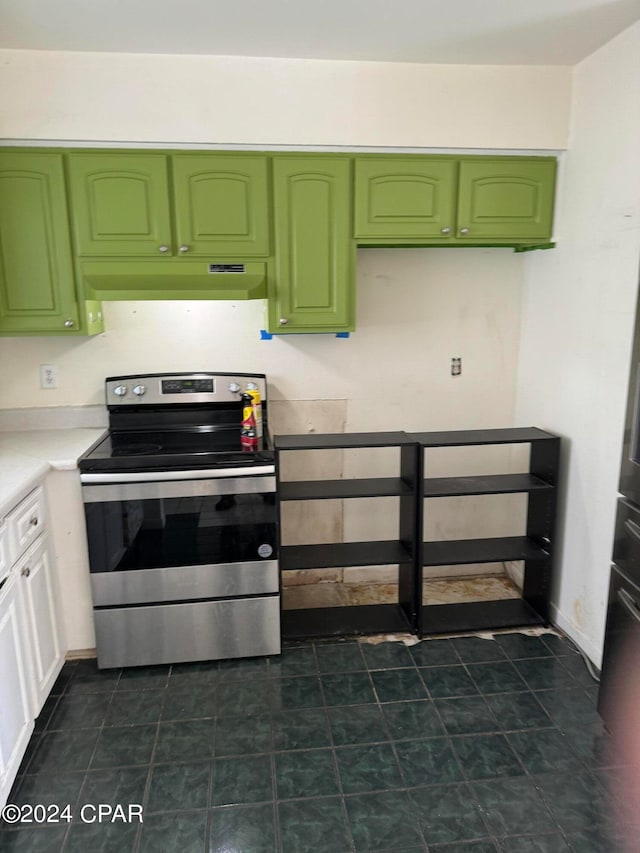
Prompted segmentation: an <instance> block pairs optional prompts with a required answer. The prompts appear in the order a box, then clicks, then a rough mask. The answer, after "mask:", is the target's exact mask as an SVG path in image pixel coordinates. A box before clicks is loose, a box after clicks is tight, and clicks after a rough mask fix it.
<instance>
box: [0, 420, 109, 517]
mask: <svg viewBox="0 0 640 853" xmlns="http://www.w3.org/2000/svg"><path fill="white" fill-rule="evenodd" d="M104 434H105V430H104V429H90V428H82V429H47V430H40V429H32V430H21V431H19V432H18V431H7V432H0V518H1V517H2V516H3V515H4V514H5V513H6V512H7V511H8V510H10V509H11V508H12V507H13V506H15V504H16V503H18V501H20V500H22V498H23V497H25V496H26V495H27V494H28V493H29V492H30V491H31V489H33V488H34V487H35V486H37V485H38V483H40V482H42V480H43V478H44V477H45V475H46V474H47V471H50V470H51V469H55V470H58V471H67V470H73V469H74V468H77V467H78V459H79V457H80V456H82V454H83V453H85V451H87V450H88V449H89V448H90V447H91V446H92V445H93V444H94V443H95V442H96V441H98V439H99V438H100V437H101V436H102V435H104Z"/></svg>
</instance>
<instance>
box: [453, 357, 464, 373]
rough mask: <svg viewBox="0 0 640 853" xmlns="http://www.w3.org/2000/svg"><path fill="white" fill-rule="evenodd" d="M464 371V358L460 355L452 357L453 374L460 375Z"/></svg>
mask: <svg viewBox="0 0 640 853" xmlns="http://www.w3.org/2000/svg"><path fill="white" fill-rule="evenodd" d="M461 373H462V359H461V358H459V357H454V358H452V359H451V375H452V376H460V374H461Z"/></svg>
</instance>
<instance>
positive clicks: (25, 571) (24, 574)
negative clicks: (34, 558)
mask: <svg viewBox="0 0 640 853" xmlns="http://www.w3.org/2000/svg"><path fill="white" fill-rule="evenodd" d="M20 574H21V575H22V577H23V578H28V577H29V575H30V574H31V569H30V568H29V566H25V567H24V569H23V570H22V571H21V572H20Z"/></svg>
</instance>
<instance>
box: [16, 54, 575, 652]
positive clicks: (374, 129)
mask: <svg viewBox="0 0 640 853" xmlns="http://www.w3.org/2000/svg"><path fill="white" fill-rule="evenodd" d="M570 85H571V72H570V69H568V68H566V67H551V68H544V67H513V66H510V67H505V68H500V67H478V66H473V67H464V66H421V65H416V64H407V65H403V64H394V63H360V62H358V63H355V62H320V61H304V60H272V59H268V60H263V59H238V58H231V57H227V58H216V57H188V56H180V57H178V56H142V55H120V54H82V53H48V52H34V51H0V138H3V139H5V140H9V141H11V140H15V141H18V142H21V141H27V142H33V143H38V142H41V143H46V142H47V141H51V142H54V143H55V142H57V143H59V144H61V143H65V142H67V141H69V142H71V143H82V142H87V143H90V144H94V145H95V144H100V143H103V142H104V143H107V144H120V145H127V144H162V143H165V144H171V145H190V144H200V145H204V146H221V147H224V146H225V145H240V146H249V147H251V146H253V147H260V146H266V147H269V146H275V147H277V146H290V147H296V146H307V145H308V146H313V147H323V146H325V147H339V146H346V147H350V148H354V147H355V148H363V147H364V148H367V147H368V148H377V149H380V148H386V147H391V148H411V149H419V150H437V149H448V150H450V149H465V150H468V149H473V150H477V149H487V150H492V151H493V150H497V151H500V150H509V151H518V150H521V151H536V150H538V151H543V150H546V151H548V150H558V149H562V148H565V147H566V145H567V139H568V123H569V108H570ZM528 263H529V258H528V256H523V255H516V254H514V253H512V252H511V251H510V250H508V249H493V248H492V249H465V250H464V251H460V252H455V251H446V250H439V249H410V250H400V249H394V250H382V249H380V250H361V251H360V252H359V254H358V312H357V331H356V333H355V334H353V335H352V336H351V338H350V339H349V340H341V339H336V338H335V337H333V336H327V335H322V336H295V337H286V338H281V339H274V340H272V341H270V342H265V341H261V340H260V339H259V329H260V328H261V327H262V326H263V325H264V320H263V305H262V304H261V303H259V302H258V303H242V302H238V303H233V302H228V303H226V302H223V303H206V302H205V303H120V304H118V303H110V304H105V318H106V328H107V331H106V332H105V333H104V334H103V335H99V336H97V337H96V338H91V339H73V340H69V339H59V338H35V339H33V338H22V339H20V338H15V339H6V338H5V339H0V364H2V366H3V367H8V366H10V369H9V370H4V371H3V374H2V377H1V378H0V408H20V407H38V406H61V405H80V406H82V405H89V404H99V403H101V402H102V399H103V396H102V395H103V381H104V377H105V376H106V375H110V374H117V373H119V372H127V373H128V372H134V371H138V370H139V371H145V370H153V371H162V370H167V371H171V370H190V369H200V368H202V369H205V370H209V369H210V370H238V371H252V370H259V371H263V372H265V373H267V375H268V377H269V380H270V393H271V395H272V398H273V399H280V400H283V401H293V405H294V406H295V405H296V401H300V400H307V401H313V400H323V401H332V400H333V401H335V405H332V404H331V403H329V404H324V405H323V406H320V407H317V406H314V405H312V406H310V407H305V409H304V412H305V414H304V417H302V418H301V420H303V421H304V423H305V428H307V429H311V428H315V429H317V430H318V431H321V430H322V429H323V424H324V422H325V421H326V420H327V418H328V417H329V415H331V418H333V419H335V418H336V417H337V415H338V414H339V416H340V422H341V423H343V424H344V428H345V429H346V430H348V431H358V430H378V429H379V430H393V429H406V430H421V431H422V430H430V429H447V428H454V429H464V428H474V427H492V426H495V427H504V426H510V425H512V424H513V423H514V405H515V387H516V370H517V359H518V332H519V318H520V297H521V287H522V281H523V273H524V269H525V267H526V265H527V264H528ZM453 356H459V357H462V375H461V376H460V377H457V378H452V377H451V375H450V359H451V357H453ZM41 363H53V364H56V365H57V366H58V369H59V376H58V381H59V387H58V389H56V390H49V391H42V390H41V389H40V388H39V385H38V377H39V371H38V366H39V364H41ZM381 400H382V406H381V405H380V401H381ZM283 405H284V404H283ZM314 413H316V414H314ZM290 414H291V413H290ZM331 418H329V419H330V420H331ZM323 419H324V420H323ZM294 421H295V418H293V419H288V423H293V422H294ZM538 423H539V416H538V413H537V412H536V411H533V412H532V413H531V417H529V416H528V415H527V417H526V418H525V420H524V424H538ZM454 464H457V463H455V461H454ZM469 464H470V468H469V472H476V471H477V470H478V467H477V465H476V464H475V463H469ZM492 464H493V460H491V465H490V466H489V470H490V471H491V470H494V469H493V468H492V467H491V466H492ZM439 470H441V472H442V475H443V476H444V475H445V474H446V473H447V471H448V470H451V469H448V468H447V465H446V464H445V463H444V462H443V464H442V467H441V469H439ZM451 473H459V472H458V470H455V471H454V470H451ZM381 513H382V515H381ZM384 513H385V509H384V508H382V509H379V511H378V513H377V514H376V513H367V511H366V510H365V511H364V514H363V513H362V512H360V511H356V510H355V509H354V508H353V507H349V508H348V509H347V510H346V513H345V518H344V532H345V536H346V538H347V539H349V538H358V537H360V536H362V537H366V536H367V535H371V536H373V537H375V534H376V531H379V530H381V529H382V526H383V525H384V523H386V518H385V516H384ZM447 513H448V515H449V516H452V517H454V518H455V519H456V520H457V519H458V518H459V517H460V512H459V507H457V506H456V507H454V508H453V512H451V511H448V510H447V507H446V506H444V505H443V506H442V507H441V508H440V511H439V514H438V515H436V514H435V513H434V514H433V523H434V525H435V526H436V528H438V530H439V531H440V537H439V538H442V536H444V535H445V534H447V532H448V531H449V530H450V527H451V524H450V519H448V515H447ZM471 516H472V521H473V522H474V523H480V524H482V523H483V519H484V521H485V522H486V524H485V529H489V526H490V525H494V526H495V525H497V526H500V524H502V523H504V522H503V516H504V513H503V512H502V511H497V510H496V508H495V507H489V508H483V507H481V506H478V507H476V506H473V507H471ZM334 522H336V520H335V519H333V520H331V519H329V520H328V524H327V529H329V528H331V527H332V524H333V525H334V526H335V523H334ZM341 522H342V519H340V523H341ZM371 528H373V532H371V530H370V529H371ZM325 532H326V531H325ZM437 532H438V531H436V533H437ZM464 532H465V531H464V524H463V525H461V529H458V530H457V531H456V534H457V535H462V536H463V535H464ZM518 532H520V531H514V533H518ZM320 535H323V533H322V531H320ZM391 535H394V534H393V533H391V534H390V536H391ZM81 633H82V637H79V638H77V639H76V643H80V647H83V646H84V645H86V642H87V641H88V632H87V631H86V630H84V631H83V632H81Z"/></svg>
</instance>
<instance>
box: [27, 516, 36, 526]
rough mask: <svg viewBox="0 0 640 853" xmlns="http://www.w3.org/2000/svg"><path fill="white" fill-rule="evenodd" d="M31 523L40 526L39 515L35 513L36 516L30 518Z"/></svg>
mask: <svg viewBox="0 0 640 853" xmlns="http://www.w3.org/2000/svg"><path fill="white" fill-rule="evenodd" d="M29 524H30V525H31V526H32V527H37V526H38V516H37V515H34V516H33V518H30V519H29Z"/></svg>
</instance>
